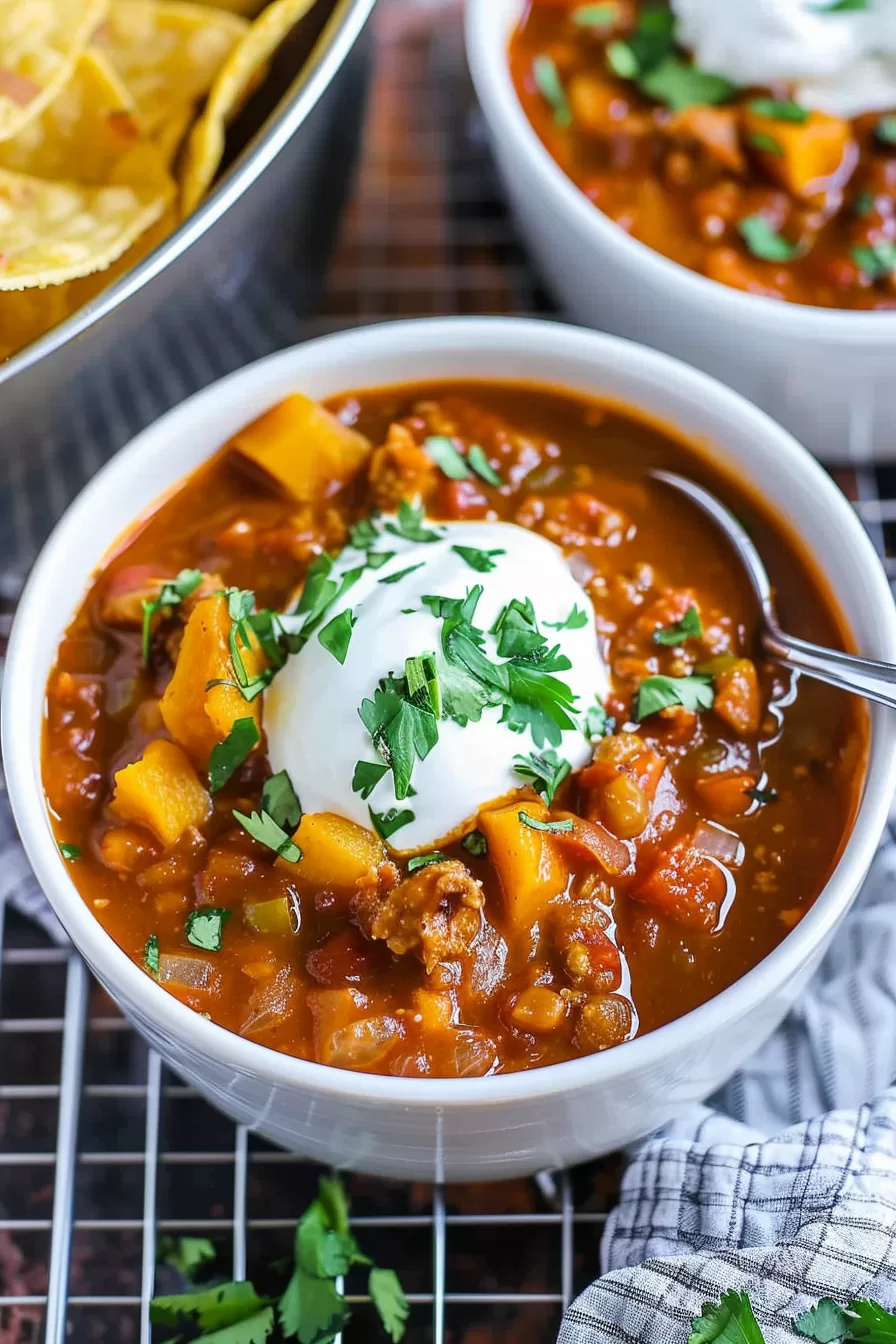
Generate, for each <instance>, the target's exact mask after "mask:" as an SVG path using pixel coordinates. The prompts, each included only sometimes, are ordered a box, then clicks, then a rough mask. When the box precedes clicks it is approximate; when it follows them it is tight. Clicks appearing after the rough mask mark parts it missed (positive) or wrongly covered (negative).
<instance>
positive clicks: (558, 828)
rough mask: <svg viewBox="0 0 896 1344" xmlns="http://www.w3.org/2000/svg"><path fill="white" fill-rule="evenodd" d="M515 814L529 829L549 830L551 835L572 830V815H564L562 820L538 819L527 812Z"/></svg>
mask: <svg viewBox="0 0 896 1344" xmlns="http://www.w3.org/2000/svg"><path fill="white" fill-rule="evenodd" d="M517 816H518V817H519V819H520V821H521V822H522V823H523V825H524V826H528V827H529V830H530V831H550V832H551V834H552V835H562V834H563V833H564V832H565V831H571V830H572V817H566V818H565V819H564V820H563V821H539V820H538V818H537V817H532V816H530V815H529V813H528V812H517Z"/></svg>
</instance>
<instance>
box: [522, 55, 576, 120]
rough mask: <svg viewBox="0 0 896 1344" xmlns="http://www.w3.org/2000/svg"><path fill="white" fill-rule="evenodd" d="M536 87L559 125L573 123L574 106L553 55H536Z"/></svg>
mask: <svg viewBox="0 0 896 1344" xmlns="http://www.w3.org/2000/svg"><path fill="white" fill-rule="evenodd" d="M532 79H533V80H534V82H535V87H536V89H537V90H538V92H539V93H540V94H541V96H542V98H543V99H544V100H545V102H546V103H547V105H548V107H549V108H550V109H551V111H552V112H553V114H554V121H555V122H556V123H557V125H558V126H571V125H572V108H571V107H570V105H569V99H568V98H567V96H566V90H565V89H564V87H563V81H562V79H561V78H560V72H559V71H558V69H557V66H556V64H555V62H554V59H553V57H552V56H546V55H541V56H536V57H535V60H534V61H533V62H532Z"/></svg>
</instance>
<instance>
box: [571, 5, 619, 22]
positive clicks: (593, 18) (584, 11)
mask: <svg viewBox="0 0 896 1344" xmlns="http://www.w3.org/2000/svg"><path fill="white" fill-rule="evenodd" d="M569 17H570V18H571V19H572V21H573V23H576V24H578V25H579V27H580V28H612V27H613V25H614V24H615V23H617V22H618V21H619V5H618V2H617V0H602V2H601V0H597V3H595V4H590V5H579V6H578V8H577V9H574V10H573V11H572V14H570V16H569Z"/></svg>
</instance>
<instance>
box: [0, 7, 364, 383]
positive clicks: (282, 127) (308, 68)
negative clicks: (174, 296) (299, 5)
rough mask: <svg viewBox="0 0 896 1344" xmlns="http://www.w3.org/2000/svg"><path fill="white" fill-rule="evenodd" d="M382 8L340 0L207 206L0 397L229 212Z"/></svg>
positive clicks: (96, 300) (35, 347)
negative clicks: (373, 15) (372, 16)
mask: <svg viewBox="0 0 896 1344" xmlns="http://www.w3.org/2000/svg"><path fill="white" fill-rule="evenodd" d="M375 4H376V0H336V3H335V5H334V7H333V12H332V14H331V15H330V17H329V19H328V20H327V22H326V24H325V25H324V28H323V31H322V32H321V34H320V36H319V37H318V39H317V41H316V42H315V44H314V46H313V48H312V50H311V51H310V53H309V55H308V57H307V59H306V61H305V63H304V65H303V66H302V68H301V70H299V72H298V73H297V74H296V76H295V78H294V79H293V81H292V83H291V84H290V86H289V88H288V89H287V90H286V92H285V93H284V94H283V97H282V98H281V99H280V101H279V103H278V104H277V106H276V107H275V108H274V110H273V111H272V112H271V113H270V115H269V116H268V117H267V118H266V120H265V121H264V122H263V123H262V125H261V126H260V127H259V128H258V130H257V131H256V133H255V135H254V136H252V138H251V140H250V141H249V143H248V144H247V145H245V146H244V147H243V149H242V150H241V151H240V153H239V155H238V157H237V158H236V160H235V161H234V162H233V163H232V164H231V166H230V167H229V168H228V169H227V171H226V172H225V173H224V174H223V176H222V177H221V178H220V179H219V180H218V181H217V182H216V183H215V184H214V186H213V188H212V190H211V191H209V193H208V194H207V195H206V197H205V198H204V199H203V201H202V204H201V205H200V206H198V207H197V209H196V210H194V211H193V212H192V214H190V215H189V216H188V217H187V218H186V219H183V220H181V221H180V223H179V224H178V225H177V227H176V228H175V229H174V230H173V231H172V232H171V233H169V234H168V236H167V237H165V238H163V239H162V241H161V242H160V243H157V244H156V246H155V247H154V248H153V249H152V251H150V252H148V253H147V254H146V256H145V257H142V258H141V259H140V261H138V262H137V264H136V265H135V266H132V267H131V268H130V269H129V270H127V271H125V272H124V274H123V275H121V276H119V278H118V279H117V280H114V281H113V282H112V284H110V285H107V286H106V287H105V288H104V289H102V290H100V292H99V293H98V294H96V295H94V297H93V298H92V299H89V300H88V301H87V302H86V303H84V304H82V305H81V307H80V308H76V309H75V311H74V312H73V313H71V314H70V315H69V316H68V317H67V318H65V319H64V321H62V322H59V323H57V325H56V326H55V327H51V328H50V330H49V331H47V332H45V333H44V334H43V335H42V336H39V337H37V339H36V340H33V341H30V342H29V343H28V345H26V346H24V348H23V349H21V350H17V351H16V353H15V354H14V355H12V356H11V357H10V358H9V359H8V360H6V362H5V363H2V364H0V394H2V389H3V387H4V385H5V384H6V383H8V382H10V381H11V380H12V379H14V378H15V377H16V375H17V374H19V373H24V372H25V370H27V369H32V368H33V367H34V366H35V365H36V364H38V363H40V361H41V360H43V359H47V358H48V357H49V356H50V355H52V354H55V353H56V352H57V351H58V350H60V349H61V348H62V347H63V346H65V345H67V344H68V343H69V341H72V340H74V339H75V337H76V336H82V335H83V334H84V333H85V332H86V331H88V330H89V329H90V328H91V327H92V326H94V325H95V324H96V323H97V322H99V321H100V320H101V319H102V318H104V317H107V316H108V314H109V313H111V312H114V310H115V309H116V308H118V307H120V305H121V304H123V303H125V302H126V301H127V300H128V299H129V298H130V297H131V296H132V295H133V294H136V293H137V292H138V291H139V290H141V289H143V288H144V286H146V285H148V284H149V283H150V282H151V281H152V280H154V279H155V277H156V276H157V275H160V274H161V272H162V271H163V270H165V268H166V267H167V266H168V265H170V263H171V262H173V261H176V260H177V258H178V257H179V256H181V255H182V254H183V253H184V252H186V251H187V249H188V248H190V247H192V245H193V244H194V243H195V242H198V240H199V239H200V238H201V237H202V236H203V234H205V233H207V232H208V230H209V229H210V228H212V226H213V225H214V224H216V223H217V221H218V220H219V219H220V218H221V217H222V216H223V215H225V214H226V213H227V211H228V210H229V209H230V208H231V206H232V205H234V204H235V203H236V202H237V201H238V200H239V199H240V197H241V196H243V195H244V194H245V192H246V191H248V189H249V188H250V187H251V186H252V184H253V183H254V182H255V180H256V178H258V177H259V176H260V175H261V174H262V173H263V172H264V170H265V169H266V168H267V167H268V165H269V164H270V163H271V162H272V161H273V160H274V159H275V158H276V157H277V155H278V154H279V153H280V151H281V150H282V149H283V148H284V146H285V145H286V143H287V142H288V141H289V140H290V139H291V138H292V136H294V135H295V134H296V132H297V131H298V129H299V127H300V126H301V125H302V123H303V122H304V121H305V120H306V119H307V118H308V117H309V116H310V114H311V112H312V111H313V110H314V108H315V107H316V106H317V104H318V102H319V101H320V99H321V98H322V97H323V94H324V93H325V92H326V90H327V88H328V87H329V85H330V84H331V83H332V81H333V79H334V78H335V76H336V74H337V72H338V71H339V69H340V68H341V67H342V65H343V63H344V62H345V60H346V58H347V57H348V55H349V52H350V51H351V49H352V47H353V46H354V44H355V42H356V41H357V39H358V37H359V36H360V34H361V31H362V29H363V27H364V25H365V23H366V22H367V20H368V18H369V16H370V13H371V11H372V10H373V7H374V5H375Z"/></svg>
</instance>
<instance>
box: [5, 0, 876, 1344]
mask: <svg viewBox="0 0 896 1344" xmlns="http://www.w3.org/2000/svg"><path fill="white" fill-rule="evenodd" d="M459 19H460V15H459V9H458V5H457V3H455V0H444V2H442V0H435V3H433V2H432V0H431V2H430V3H423V0H381V3H380V6H379V8H378V11H377V14H376V18H375V37H376V44H375V62H376V63H375V71H374V80H373V86H372V92H371V103H370V107H369V113H368V121H367V128H366V135H365V142H364V148H363V155H362V160H361V165H360V172H359V178H358V185H357V190H356V192H355V198H354V200H353V202H352V204H351V206H350V209H349V211H348V213H347V215H346V219H345V223H344V227H343V230H342V236H341V240H340V243H339V246H338V249H337V253H336V256H335V260H334V265H333V268H332V273H331V276H330V280H329V285H328V290H327V295H326V298H325V301H324V302H323V304H322V306H321V308H320V310H319V312H318V314H317V316H316V317H315V318H314V319H313V320H312V321H311V322H309V323H308V324H307V334H309V335H312V334H317V333H319V332H323V331H331V330H336V329H339V328H342V327H345V326H351V325H355V324H360V323H366V322H371V321H376V320H380V319H384V318H390V317H399V316H417V315H426V314H437V313H486V312H488V313H500V312H518V313H549V312H550V311H551V309H550V305H549V303H548V301H547V299H546V298H545V296H544V294H543V293H542V292H541V290H540V288H539V286H538V283H537V280H536V278H535V276H534V275H533V273H532V271H531V270H530V269H529V267H528V265H527V263H526V259H525V257H524V255H523V253H522V252H521V250H520V248H519V246H518V243H517V241H516V239H515V237H514V234H513V230H512V226H511V224H510V222H509V220H508V218H507V216H506V213H505V210H504V207H503V204H502V202H501V197H500V192H499V190H498V188H497V185H496V182H495V180H494V177H493V174H492V169H491V165H490V162H489V159H488V155H487V152H486V149H485V145H484V138H483V135H482V130H481V125H480V122H479V120H478V117H477V115H476V113H475V111H474V108H473V102H472V98H471V95H470V91H469V86H468V83H467V79H466V74H465V68H464V62H463V55H462V42H461V34H460V22H459ZM833 474H834V477H835V479H836V480H837V482H838V484H839V485H840V486H841V488H842V489H843V490H844V491H845V492H846V494H847V496H848V497H849V498H850V499H851V501H852V502H853V504H854V506H855V508H856V510H857V512H858V514H859V516H860V517H861V518H862V520H863V521H864V523H865V524H866V526H867V527H868V529H869V532H870V534H871V536H872V538H873V540H874V542H875V544H876V545H877V548H878V550H879V552H880V553H881V555H882V556H883V557H884V559H885V562H886V564H887V568H888V572H889V573H890V575H891V577H896V569H894V566H896V467H885V468H872V467H867V468H861V469H856V468H854V467H849V468H844V469H843V470H835V471H834V473H833ZM5 595H6V596H7V597H8V596H11V594H5ZM3 596H4V594H3V593H0V600H2V598H3ZM8 605H9V604H8ZM0 620H2V617H0ZM7 620H8V616H7ZM3 934H4V920H3V908H2V905H0V949H2V981H0V1344H37V1341H39V1340H46V1341H47V1344H62V1341H63V1340H66V1339H68V1340H72V1341H74V1344H93V1342H94V1341H108V1342H110V1344H112V1342H114V1344H130V1341H134V1344H136V1342H137V1341H140V1344H149V1341H150V1338H151V1335H150V1329H149V1322H148V1310H147V1308H148V1300H149V1297H150V1296H151V1294H152V1291H153V1280H154V1275H155V1274H156V1267H155V1256H156V1245H157V1237H158V1236H160V1235H162V1234H193V1235H202V1236H208V1237H210V1238H211V1239H212V1241H213V1242H214V1244H215V1246H216V1248H217V1251H218V1265H219V1268H220V1269H221V1271H222V1272H223V1273H225V1274H232V1275H233V1276H234V1277H236V1278H241V1277H244V1276H248V1277H250V1278H251V1277H255V1278H256V1279H258V1278H263V1274H264V1270H265V1267H266V1266H268V1265H269V1264H270V1263H272V1262H275V1261H276V1260H278V1259H279V1258H281V1257H283V1256H285V1255H288V1253H289V1250H290V1246H291V1239H292V1230H293V1228H294V1226H295V1221H296V1218H297V1217H298V1216H299V1214H300V1213H301V1212H302V1210H303V1209H304V1208H305V1207H306V1205H307V1203H308V1202H309V1200H310V1199H311V1198H312V1196H313V1194H314V1190H315V1185H316V1177H317V1172H316V1169H315V1168H314V1167H313V1165H312V1164H310V1163H307V1162H303V1161H300V1160H299V1159H297V1158H294V1157H292V1156H290V1155H289V1154H286V1153H283V1152H280V1151H278V1150H275V1149H273V1148H272V1147H270V1146H269V1145H267V1144H265V1143H264V1142H263V1141H260V1140H259V1139H257V1138H256V1137H255V1136H254V1135H252V1134H250V1133H248V1132H247V1130H246V1129H245V1128H242V1127H239V1126H235V1125H233V1124H232V1123H231V1122H230V1121H228V1120H226V1119H225V1118H224V1117H223V1116H221V1115H220V1114H219V1113H218V1112H216V1111H214V1110H213V1109H211V1108H210V1107H209V1106H207V1105H206V1104H205V1103H204V1102H203V1101H202V1099H201V1098H200V1097H199V1096H198V1094H197V1093H196V1092H195V1091H193V1090H192V1089H190V1088H188V1087H185V1086H184V1085H183V1084H182V1083H180V1082H179V1080H178V1079H177V1078H176V1077H174V1076H173V1075H171V1074H169V1073H168V1072H167V1071H166V1069H165V1068H164V1067H163V1066H162V1064H161V1062H160V1060H159V1058H158V1057H157V1056H156V1055H154V1054H152V1053H150V1052H148V1051H147V1049H146V1047H145V1045H144V1044H143V1042H142V1041H141V1040H140V1038H139V1037H138V1036H137V1035H136V1034H135V1033H134V1032H133V1031H132V1030H131V1028H130V1027H129V1026H128V1024H127V1023H126V1022H125V1021H124V1019H123V1018H122V1017H121V1016H120V1014H119V1013H118V1011H117V1009H116V1008H115V1006H114V1004H113V1003H112V1002H111V1001H110V1000H109V999H108V998H107V996H106V995H105V994H104V993H103V991H102V990H101V989H100V988H99V987H98V986H97V985H96V984H94V983H92V982H91V980H90V978H89V975H88V973H87V972H86V970H85V968H84V966H83V963H82V962H81V961H80V960H79V958H78V957H77V956H76V955H74V954H72V953H70V952H69V951H67V950H65V949H61V948H59V947H56V946H54V945H53V944H52V942H51V940H50V939H49V938H48V937H47V936H46V935H45V934H44V933H43V932H41V931H40V930H39V929H38V928H37V926H35V925H33V924H31V923H30V922H28V921H27V920H25V919H23V918H22V917H21V916H20V915H18V914H17V913H16V912H14V911H12V910H9V911H7V912H6V920H5V939H4V936H3ZM620 1169H621V1163H620V1161H619V1160H617V1159H610V1160H606V1161H604V1162H601V1163H595V1164H592V1165H590V1166H586V1167H582V1168H579V1169H577V1170H575V1171H573V1172H569V1173H562V1174H559V1175H557V1176H553V1177H543V1178H542V1179H541V1180H539V1181H515V1182H508V1183H504V1184H501V1185H492V1186H468V1187H464V1188H450V1187H449V1188H445V1189H433V1188H431V1187H428V1186H424V1185H421V1184H413V1185H405V1186H402V1185H397V1184H387V1183H384V1182H380V1181H375V1180H372V1179H367V1178H363V1177H350V1178H349V1179H348V1181H347V1184H348V1187H349V1190H350V1193H351V1196H352V1200H353V1210H354V1216H355V1217H354V1221H355V1222H356V1225H357V1229H358V1234H359V1238H360V1239H361V1241H362V1243H363V1244H364V1245H365V1246H366V1247H368V1248H369V1249H370V1250H371V1251H372V1252H373V1253H374V1254H375V1255H376V1258H377V1260H378V1261H379V1263H381V1264H383V1265H389V1266H393V1267H394V1268H396V1269H397V1270H398V1271H399V1273H400V1275H401V1278H402V1280H403V1283H404V1286H405V1289H406V1290H407V1292H408V1295H409V1298H410V1301H411V1303H412V1313H411V1318H410V1323H409V1330H408V1335H407V1339H408V1341H409V1344H492V1342H493V1341H494V1342H497V1341H501V1344H544V1342H545V1341H550V1340H552V1339H554V1337H555V1335H556V1330H557V1327H558V1325H559V1321H560V1317H561V1314H562V1310H563V1306H564V1305H565V1303H567V1302H568V1301H569V1299H570V1297H571V1296H572V1295H573V1294H575V1293H576V1292H577V1291H578V1290H579V1289H580V1288H582V1287H584V1285H585V1284H586V1283H587V1282H588V1281H589V1280H590V1279H591V1278H592V1277H593V1276H594V1275H595V1273H596V1272H597V1269H598V1247H599V1242H600V1235H601V1231H602V1227H603V1223H604V1221H605V1219H606V1214H607V1210H608V1209H609V1208H610V1207H611V1206H612V1202H613V1198H614V1195H615V1192H616V1189H617V1185H618V1176H619V1172H620ZM164 1274H165V1271H164V1269H162V1270H160V1271H159V1281H158V1282H159V1287H160V1288H162V1290H163V1291H175V1290H176V1285H175V1284H174V1283H173V1282H170V1281H168V1280H166V1279H165V1278H164ZM354 1286H355V1285H354V1284H353V1283H352V1282H351V1281H350V1282H349V1285H348V1289H349V1293H348V1295H349V1298H350V1300H352V1301H354V1302H357V1304H358V1305H357V1309H356V1318H355V1320H354V1322H353V1323H352V1324H351V1325H350V1326H349V1328H348V1329H347V1331H346V1344H352V1341H370V1340H372V1339H374V1338H375V1337H376V1327H375V1326H374V1323H373V1318H372V1317H371V1315H370V1314H369V1308H368V1307H367V1306H366V1305H365V1304H364V1300H363V1298H362V1297H361V1296H358V1297H353V1294H352V1289H353V1288H354Z"/></svg>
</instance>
